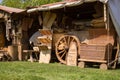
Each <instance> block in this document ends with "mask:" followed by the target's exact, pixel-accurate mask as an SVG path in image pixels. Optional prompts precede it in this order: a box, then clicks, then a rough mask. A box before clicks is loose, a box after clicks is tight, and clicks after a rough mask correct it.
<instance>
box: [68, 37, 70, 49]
mask: <svg viewBox="0 0 120 80" xmlns="http://www.w3.org/2000/svg"><path fill="white" fill-rule="evenodd" d="M69 45H70V36H68V47H69Z"/></svg>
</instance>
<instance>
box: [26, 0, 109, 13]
mask: <svg viewBox="0 0 120 80" xmlns="http://www.w3.org/2000/svg"><path fill="white" fill-rule="evenodd" d="M95 1H100V2H102V3H106V2H107V1H108V0H66V1H62V2H56V3H51V4H45V5H41V6H38V7H36V8H31V9H28V10H27V12H28V13H31V12H35V11H48V10H55V9H61V8H65V7H72V6H78V5H81V4H83V3H89V2H95Z"/></svg>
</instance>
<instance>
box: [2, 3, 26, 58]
mask: <svg viewBox="0 0 120 80" xmlns="http://www.w3.org/2000/svg"><path fill="white" fill-rule="evenodd" d="M24 15H25V10H23V9H17V8H12V7H6V6H1V5H0V32H1V33H0V39H1V42H0V45H1V46H0V51H1V52H0V53H1V54H4V55H6V56H8V55H9V57H11V58H10V60H18V55H19V50H18V46H19V45H20V44H21V29H20V22H21V20H22V18H23V17H24ZM1 58H4V57H1Z"/></svg>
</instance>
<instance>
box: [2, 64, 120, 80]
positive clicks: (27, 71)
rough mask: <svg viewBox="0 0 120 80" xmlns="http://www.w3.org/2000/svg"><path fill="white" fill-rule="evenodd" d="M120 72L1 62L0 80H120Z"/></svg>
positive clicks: (57, 65) (58, 65) (56, 65)
mask: <svg viewBox="0 0 120 80" xmlns="http://www.w3.org/2000/svg"><path fill="white" fill-rule="evenodd" d="M119 73H120V70H119V69H117V70H100V69H98V68H84V69H81V68H79V67H72V66H66V65H62V64H59V63H51V64H40V63H37V62H34V63H30V62H0V80H120V74H119Z"/></svg>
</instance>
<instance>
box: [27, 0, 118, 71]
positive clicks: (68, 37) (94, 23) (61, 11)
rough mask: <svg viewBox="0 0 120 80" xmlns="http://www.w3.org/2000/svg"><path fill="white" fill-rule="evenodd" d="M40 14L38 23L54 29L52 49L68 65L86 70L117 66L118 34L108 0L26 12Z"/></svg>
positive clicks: (69, 1)
mask: <svg viewBox="0 0 120 80" xmlns="http://www.w3.org/2000/svg"><path fill="white" fill-rule="evenodd" d="M36 12H37V13H38V14H39V16H38V18H39V23H40V25H41V26H42V27H43V30H45V29H51V30H53V35H52V36H53V37H52V38H53V39H52V50H53V51H55V53H56V56H57V58H58V60H59V61H60V62H61V63H63V64H67V65H71V66H76V65H78V66H80V67H85V64H86V63H89V62H90V63H91V62H92V63H97V64H100V68H101V69H107V68H109V67H113V68H115V67H116V62H117V60H118V53H119V43H118V34H117V32H116V30H115V27H114V25H113V22H112V20H111V16H110V14H109V10H108V4H107V0H65V1H62V2H57V3H52V4H46V5H41V6H39V7H36V8H31V9H28V10H27V13H29V14H33V13H36Z"/></svg>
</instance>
